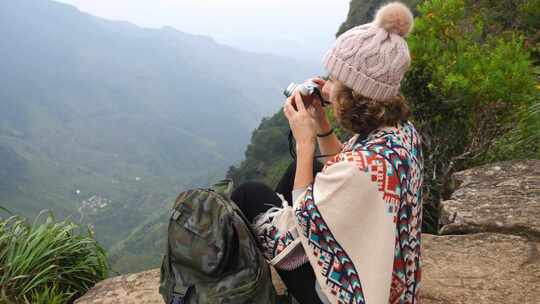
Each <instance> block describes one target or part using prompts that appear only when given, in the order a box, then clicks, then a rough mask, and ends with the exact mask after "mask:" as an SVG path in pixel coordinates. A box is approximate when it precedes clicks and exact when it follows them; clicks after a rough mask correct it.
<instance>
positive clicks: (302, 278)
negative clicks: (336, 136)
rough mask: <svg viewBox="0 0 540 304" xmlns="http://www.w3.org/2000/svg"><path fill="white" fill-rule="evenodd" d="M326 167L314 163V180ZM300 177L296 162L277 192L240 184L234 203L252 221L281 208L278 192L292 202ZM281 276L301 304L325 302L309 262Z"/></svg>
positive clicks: (280, 271) (233, 198)
mask: <svg viewBox="0 0 540 304" xmlns="http://www.w3.org/2000/svg"><path fill="white" fill-rule="evenodd" d="M322 168H323V165H322V164H321V163H320V162H318V161H317V160H314V161H313V177H315V175H316V174H317V172H320V171H321V170H322ZM295 174H296V162H293V163H291V165H290V166H289V168H287V171H286V172H285V174H284V175H283V177H282V178H281V180H280V181H279V183H278V185H277V187H276V190H275V191H273V190H272V189H271V188H270V187H268V186H267V185H265V184H263V183H259V182H246V183H243V184H241V185H239V186H238V187H237V188H236V189H235V190H234V191H233V193H232V196H231V198H232V200H233V201H234V202H235V203H236V204H237V205H238V207H239V208H240V209H241V210H242V212H243V213H244V214H245V216H246V218H247V219H248V221H249V222H251V223H253V219H254V218H255V217H256V216H257V215H259V214H261V213H263V212H265V211H266V210H268V209H270V208H272V207H281V200H280V199H279V197H278V196H277V195H276V192H278V193H280V194H282V195H283V196H284V197H285V199H286V200H287V202H289V203H292V190H293V186H294V176H295ZM276 270H277V272H278V273H279V276H280V277H281V279H282V280H283V282H284V283H285V285H286V286H287V290H288V291H289V293H291V294H292V295H293V296H294V298H295V299H296V300H297V301H298V302H299V303H300V304H312V303H313V304H318V303H321V304H322V302H321V300H320V299H319V297H318V296H317V293H316V292H315V273H314V272H313V269H312V268H311V265H310V264H309V263H306V264H304V265H303V266H301V267H299V268H297V269H295V270H292V271H285V270H280V269H276Z"/></svg>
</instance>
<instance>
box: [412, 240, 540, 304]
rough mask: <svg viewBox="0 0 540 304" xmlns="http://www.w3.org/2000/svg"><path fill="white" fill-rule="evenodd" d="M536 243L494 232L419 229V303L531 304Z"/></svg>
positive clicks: (539, 279) (536, 283) (535, 299)
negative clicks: (447, 232) (431, 232)
mask: <svg viewBox="0 0 540 304" xmlns="http://www.w3.org/2000/svg"><path fill="white" fill-rule="evenodd" d="M537 246H538V245H537V243H536V242H534V241H530V240H527V238H525V237H522V236H514V235H507V234H498V233H476V234H470V235H452V236H434V235H426V234H424V235H422V287H421V297H420V298H421V299H422V301H421V302H422V303H423V304H435V303H437V304H459V303H474V304H484V303H485V304H488V303H489V304H493V303H505V304H512V303H516V304H518V303H519V304H533V303H534V304H537V303H539V299H540V288H539V287H540V256H539V254H538V247H537Z"/></svg>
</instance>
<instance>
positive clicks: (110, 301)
mask: <svg viewBox="0 0 540 304" xmlns="http://www.w3.org/2000/svg"><path fill="white" fill-rule="evenodd" d="M272 281H273V282H274V286H275V287H276V291H277V292H278V294H283V293H284V292H285V285H284V284H283V282H282V281H281V279H280V278H279V276H278V275H277V273H276V272H275V271H274V269H272ZM158 287H159V269H153V270H149V271H145V272H141V273H136V274H127V275H122V276H117V277H114V278H110V279H107V280H104V281H101V282H99V283H98V284H97V285H96V286H94V288H92V289H91V290H90V291H88V292H87V293H86V294H85V295H84V296H83V297H82V298H80V299H78V300H77V301H75V304H163V303H164V301H163V298H162V297H161V295H160V294H159V292H158Z"/></svg>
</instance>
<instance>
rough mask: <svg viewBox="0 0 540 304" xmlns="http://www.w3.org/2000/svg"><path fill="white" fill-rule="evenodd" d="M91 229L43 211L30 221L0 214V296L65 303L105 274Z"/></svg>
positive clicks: (102, 255) (20, 300)
mask: <svg viewBox="0 0 540 304" xmlns="http://www.w3.org/2000/svg"><path fill="white" fill-rule="evenodd" d="M107 272H108V265H107V262H106V254H105V251H104V249H103V248H102V247H101V246H100V245H99V244H98V243H97V242H96V241H95V240H94V238H93V235H92V232H91V231H90V230H88V232H87V233H84V234H83V233H80V232H79V227H78V226H77V225H75V224H74V223H71V222H69V221H67V220H64V221H62V222H55V221H54V218H53V216H52V215H51V214H50V213H48V212H42V213H40V215H38V217H36V219H35V221H34V222H33V223H32V224H29V223H28V222H27V221H26V220H25V219H23V218H21V217H18V216H11V217H9V218H7V219H2V218H0V302H6V303H33V304H34V303H37V304H41V303H48V304H51V303H53V304H54V303H68V302H70V301H71V300H73V299H74V298H76V297H78V296H80V295H82V294H84V292H86V291H87V290H88V289H89V288H90V287H92V286H93V285H94V284H95V283H96V282H98V281H100V280H102V279H104V278H106V277H107Z"/></svg>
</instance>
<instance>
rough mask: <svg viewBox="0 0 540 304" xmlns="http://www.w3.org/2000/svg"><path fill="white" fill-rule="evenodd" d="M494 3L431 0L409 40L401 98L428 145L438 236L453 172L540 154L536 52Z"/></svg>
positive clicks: (431, 213) (428, 190)
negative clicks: (440, 211) (443, 200)
mask: <svg viewBox="0 0 540 304" xmlns="http://www.w3.org/2000/svg"><path fill="white" fill-rule="evenodd" d="M492 2H493V1H487V0H486V1H469V2H467V1H465V0H432V1H425V2H423V3H422V4H420V5H419V6H418V7H417V10H418V12H419V14H420V16H419V17H418V18H416V20H415V29H414V31H413V33H412V34H411V36H410V37H409V39H408V42H409V47H410V50H411V55H412V58H413V65H412V68H411V70H410V71H409V73H408V74H407V77H406V80H405V82H404V85H403V92H404V94H405V95H406V97H407V99H408V100H409V101H410V102H411V104H412V106H413V112H414V117H415V122H416V126H417V127H418V129H419V130H420V132H421V134H422V135H423V138H424V143H425V154H426V155H427V158H426V167H425V169H426V170H425V185H426V187H425V196H424V200H425V202H426V203H427V204H426V212H425V213H424V214H425V215H426V217H425V218H424V220H425V224H426V226H425V227H424V228H425V230H427V231H430V232H436V231H437V228H438V227H437V218H438V202H439V200H440V199H441V198H444V197H445V196H446V195H447V194H448V193H449V191H450V190H451V189H450V184H451V183H450V180H449V178H450V176H451V174H452V173H453V172H454V171H456V170H461V169H465V168H468V167H470V166H473V165H479V164H482V163H485V162H488V161H497V160H505V159H513V158H523V157H538V153H539V151H540V146H539V142H538V141H536V142H534V139H538V136H539V134H540V127H539V125H538V123H537V121H536V123H534V119H535V118H536V117H537V116H538V115H537V114H538V111H536V114H531V113H535V111H533V109H534V108H535V107H537V104H538V91H537V90H536V89H535V84H536V80H535V76H534V73H533V69H532V59H531V53H530V51H529V50H527V49H526V47H525V39H526V38H525V35H524V32H520V31H519V30H518V29H517V26H515V25H514V24H513V23H511V22H510V20H515V19H516V18H517V19H519V18H518V17H516V16H512V18H510V17H509V16H508V14H514V11H512V12H506V11H504V10H503V9H504V6H505V5H508V3H507V2H505V4H504V5H503V4H502V2H501V3H499V5H496V3H492ZM513 2H514V4H515V6H517V7H520V3H518V2H521V3H523V2H525V1H513ZM492 4H493V5H492ZM502 16H504V17H506V18H503V17H502ZM535 104H536V106H535ZM525 142H527V143H528V144H530V145H528V146H522V145H523V144H525Z"/></svg>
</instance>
